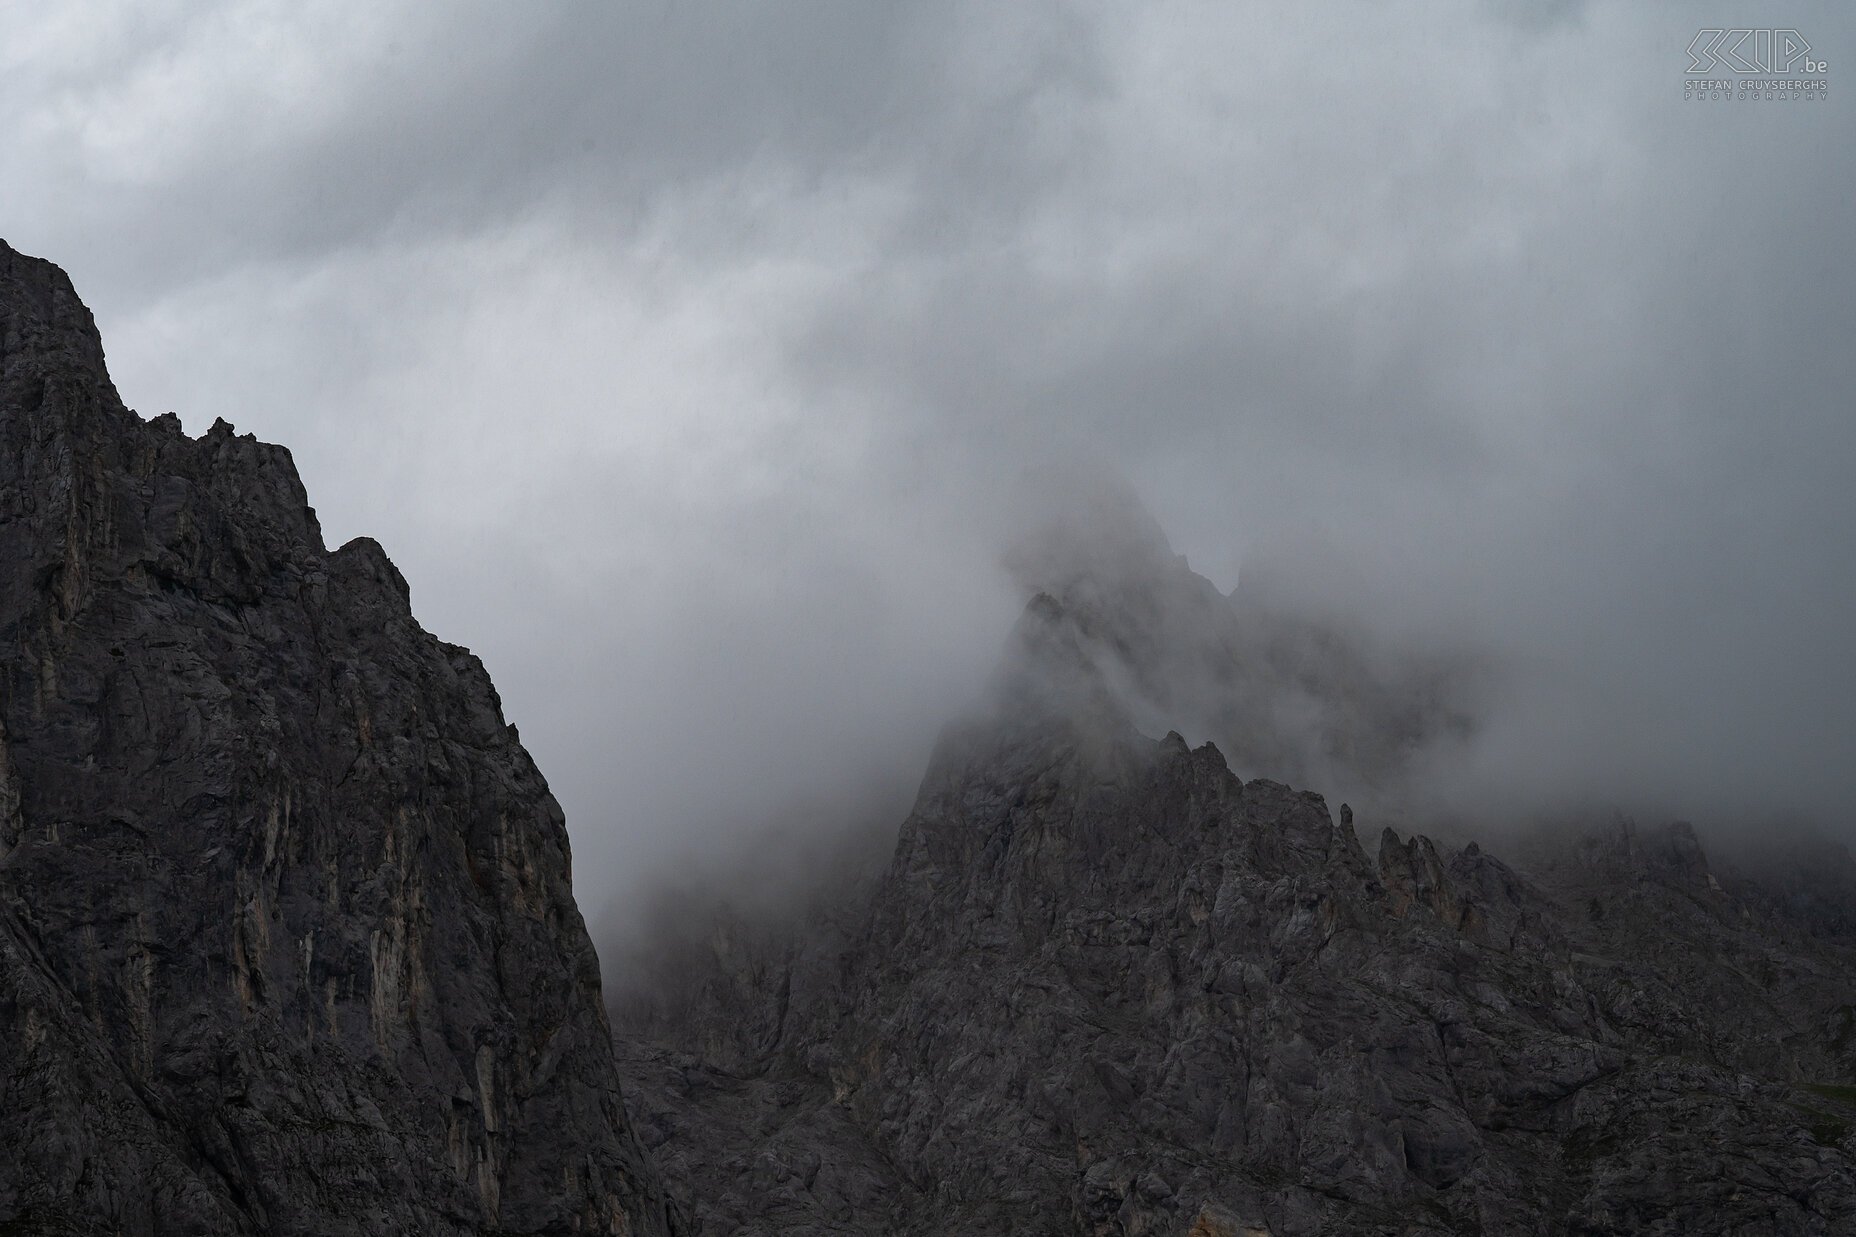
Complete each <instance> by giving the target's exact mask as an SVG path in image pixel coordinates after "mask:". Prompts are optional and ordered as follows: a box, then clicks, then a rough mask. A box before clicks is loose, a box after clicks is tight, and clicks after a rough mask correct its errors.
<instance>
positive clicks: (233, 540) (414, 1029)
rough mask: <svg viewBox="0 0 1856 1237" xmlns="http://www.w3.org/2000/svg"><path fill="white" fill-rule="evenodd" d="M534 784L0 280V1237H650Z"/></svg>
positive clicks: (316, 562) (427, 659) (32, 279)
mask: <svg viewBox="0 0 1856 1237" xmlns="http://www.w3.org/2000/svg"><path fill="white" fill-rule="evenodd" d="M608 1038H609V1031H608V1027H607V1022H606V1017H605V1014H604V1011H603V1010H602V1008H601V998H600V985H599V974H598V967H597V964H596V960H595V958H594V955H593V951H592V947H591V945H590V944H589V942H588V940H587V936H586V933H585V930H584V928H583V926H582V923H581V918H580V914H579V912H578V911H577V910H576V908H575V905H574V901H573V895H572V891H571V888H570V882H569V859H568V849H567V836H566V833H565V831H564V828H563V822H562V818H561V812H560V809H559V807H558V806H556V804H555V801H554V799H553V797H552V796H551V795H550V794H549V793H548V788H547V784H546V782H545V781H543V779H542V777H541V775H540V773H538V772H537V771H536V769H535V766H534V764H533V763H532V762H531V761H530V759H529V757H528V754H527V753H526V752H525V751H524V750H523V749H522V746H521V744H520V743H519V742H518V741H517V739H516V736H515V732H514V728H513V727H511V726H508V725H507V724H506V723H505V721H504V719H503V716H502V711H501V707H500V703H499V701H498V699H497V696H496V692H495V689H494V688H493V687H492V686H491V684H490V680H489V678H488V676H487V675H486V674H485V673H484V670H483V667H482V665H481V664H480V663H479V662H478V661H477V659H476V658H475V657H473V656H472V655H471V654H470V653H469V652H468V651H467V650H465V649H462V648H458V647H456V646H453V645H447V644H444V643H442V642H440V641H438V640H436V639H434V638H433V637H431V636H430V635H428V634H426V632H424V631H423V630H422V629H421V628H420V627H419V625H418V623H417V622H415V621H414V619H413V617H412V613H411V610H410V609H409V605H408V593H407V586H406V582H405V580H404V579H402V578H401V577H400V574H399V572H398V571H397V570H395V568H394V567H393V564H392V563H391V562H390V561H389V560H388V559H387V556H386V554H385V553H384V552H383V551H382V550H381V548H380V547H379V546H378V545H376V544H375V543H373V542H372V541H369V540H366V539H361V540H357V541H353V542H350V543H349V544H348V545H346V546H343V547H342V548H341V549H339V550H336V551H333V552H330V551H328V550H326V549H325V548H324V546H323V544H322V538H321V533H320V530H319V528H318V526H317V523H316V517H315V514H314V513H313V512H312V511H311V510H310V508H309V506H308V503H307V501H306V498H305V495H304V492H303V487H302V485H301V483H300V482H299V481H298V479H297V476H296V472H295V469H294V467H293V466H292V463H291V460H290V456H289V453H288V452H287V451H285V450H284V449H283V448H281V447H276V446H271V445H269V444H266V443H260V442H257V441H255V440H254V439H253V438H252V437H251V436H250V435H239V434H236V433H235V432H234V431H233V429H232V427H231V426H229V425H227V424H226V423H225V422H223V421H221V422H219V423H217V424H215V425H214V426H213V427H212V429H211V430H210V431H208V433H207V434H205V435H204V436H203V437H201V438H199V439H190V438H188V437H187V436H186V435H185V434H184V433H183V432H182V430H181V427H180V425H179V423H178V421H177V420H176V419H175V418H173V417H172V416H164V417H159V418H156V419H155V420H154V421H151V422H144V421H142V420H141V419H140V418H138V417H137V416H136V415H135V414H134V413H132V412H129V411H128V410H126V409H125V408H124V407H123V405H122V403H121V402H120V400H119V399H118V398H117V395H116V392H115V390H114V388H113V387H112V386H111V385H110V381H109V377H108V374H107V372H106V371H105V368H104V363H103V351H102V347H101V345H100V343H99V342H98V338H97V334H96V331H95V329H94V326H93V324H92V321H91V317H90V315H89V313H88V312H87V311H86V310H85V308H84V306H83V305H82V304H81V303H80V302H79V301H78V299H77V297H76V295H75V293H74V292H73V291H72V288H71V285H70V283H69V282H68V281H67V280H66V278H65V276H64V275H63V273H62V272H60V271H59V270H57V268H55V267H53V266H51V265H49V264H47V263H44V262H40V261H37V260H34V259H30V258H26V257H23V256H21V255H19V254H17V253H15V252H13V251H12V250H10V249H8V248H6V247H5V246H4V245H3V244H0V1042H4V1043H5V1045H6V1048H5V1050H4V1052H0V1096H4V1111H3V1112H0V1231H4V1232H6V1233H9V1234H13V1233H77V1232H83V1233H90V1232H97V1233H102V1232H109V1233H124V1234H149V1235H152V1234H182V1233H215V1234H217V1233H297V1234H331V1233H351V1234H389V1233H391V1234H401V1233H422V1234H463V1233H484V1232H491V1231H494V1232H508V1233H566V1232H599V1233H639V1234H644V1233H664V1232H667V1231H669V1226H670V1218H669V1216H668V1213H667V1210H666V1205H665V1202H664V1199H663V1196H662V1193H661V1191H660V1189H659V1187H658V1185H657V1184H656V1181H655V1178H654V1176H653V1174H652V1172H651V1170H650V1169H649V1168H648V1166H647V1164H646V1162H645V1158H644V1153H643V1151H642V1150H641V1148H640V1146H639V1144H638V1142H637V1140H636V1138H635V1137H634V1135H633V1133H632V1131H631V1128H630V1127H629V1125H628V1124H627V1122H626V1119H625V1115H624V1112H623V1110H622V1105H621V1100H620V1094H619V1087H618V1078H617V1075H616V1073H615V1069H614V1064H613V1060H612V1056H611V1051H610V1048H609V1045H608Z"/></svg>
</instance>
